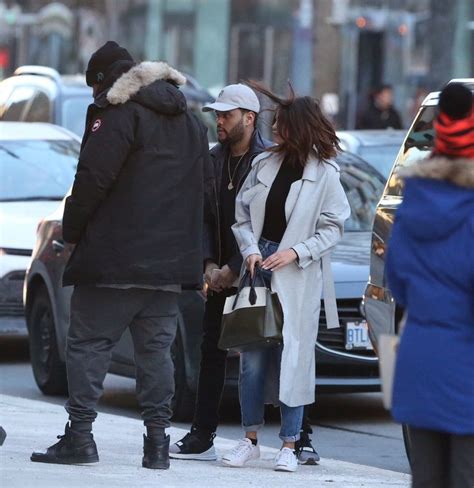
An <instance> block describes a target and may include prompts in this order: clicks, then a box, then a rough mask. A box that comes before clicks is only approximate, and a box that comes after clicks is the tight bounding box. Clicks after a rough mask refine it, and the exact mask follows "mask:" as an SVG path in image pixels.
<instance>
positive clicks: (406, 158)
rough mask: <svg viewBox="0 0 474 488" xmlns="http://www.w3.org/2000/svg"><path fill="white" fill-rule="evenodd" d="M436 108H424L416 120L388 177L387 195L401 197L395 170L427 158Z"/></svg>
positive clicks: (432, 141)
mask: <svg viewBox="0 0 474 488" xmlns="http://www.w3.org/2000/svg"><path fill="white" fill-rule="evenodd" d="M436 111H437V107H436V106H433V107H425V108H424V109H423V110H422V111H421V112H420V113H419V115H418V117H417V118H416V121H415V122H414V124H413V126H412V128H411V130H410V132H409V134H408V137H407V139H406V141H405V145H404V146H403V150H402V152H401V153H400V156H399V158H398V159H397V161H396V164H395V170H394V171H393V172H392V175H391V176H390V180H389V184H388V187H387V191H388V194H389V195H397V196H401V194H402V190H403V184H402V180H401V179H400V178H398V176H397V173H396V170H397V169H399V168H401V167H405V166H410V165H412V164H413V163H415V162H417V161H420V160H422V159H424V158H427V157H428V156H429V155H430V154H431V151H432V150H433V145H434V135H435V134H434V127H433V121H434V119H435V117H436Z"/></svg>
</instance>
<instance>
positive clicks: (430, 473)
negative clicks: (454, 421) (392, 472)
mask: <svg viewBox="0 0 474 488" xmlns="http://www.w3.org/2000/svg"><path fill="white" fill-rule="evenodd" d="M409 432H410V441H411V464H412V474H413V484H412V486H413V488H474V435H464V436H462V435H454V434H446V433H444V432H436V431H432V430H424V429H417V428H414V427H410V428H409Z"/></svg>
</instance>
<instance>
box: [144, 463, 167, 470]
mask: <svg viewBox="0 0 474 488" xmlns="http://www.w3.org/2000/svg"><path fill="white" fill-rule="evenodd" d="M142 468H147V469H170V464H169V463H167V464H147V463H143V462H142Z"/></svg>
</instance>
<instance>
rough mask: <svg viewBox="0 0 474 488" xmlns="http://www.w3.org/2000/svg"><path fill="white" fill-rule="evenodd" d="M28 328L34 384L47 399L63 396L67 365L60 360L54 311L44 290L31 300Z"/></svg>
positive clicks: (40, 290) (65, 390) (65, 389)
mask: <svg viewBox="0 0 474 488" xmlns="http://www.w3.org/2000/svg"><path fill="white" fill-rule="evenodd" d="M29 325H30V327H29V343H30V356H31V366H32V368H33V374H34V377H35V380H36V384H37V385H38V387H39V389H40V390H41V391H42V392H43V393H44V394H46V395H66V394H67V375H66V365H65V364H64V362H63V361H62V360H61V358H60V356H59V348H58V341H57V339H56V329H55V325H54V316H53V310H52V307H51V302H50V300H49V296H48V293H47V291H46V289H45V288H44V287H41V288H40V289H39V290H38V291H37V293H36V294H35V296H34V297H33V304H32V307H31V313H30V320H29Z"/></svg>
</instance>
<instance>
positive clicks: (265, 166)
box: [222, 83, 350, 471]
mask: <svg viewBox="0 0 474 488" xmlns="http://www.w3.org/2000/svg"><path fill="white" fill-rule="evenodd" d="M251 87H252V88H254V89H255V90H258V91H260V92H261V93H263V94H265V95H267V96H268V97H269V98H270V99H271V100H272V101H273V102H274V103H276V105H277V108H276V113H275V123H274V125H273V133H274V140H275V142H276V143H277V144H278V145H277V146H275V147H274V148H272V149H270V150H268V151H267V152H264V153H262V154H261V155H259V156H258V157H257V158H255V160H254V162H253V165H252V169H251V172H250V174H249V176H248V177H247V179H246V181H245V182H244V184H243V186H242V189H241V190H240V192H239V194H238V196H237V200H236V223H235V225H234V226H233V231H234V234H235V237H236V240H237V243H238V244H239V247H240V251H241V253H242V255H243V258H244V262H245V263H246V266H247V268H248V269H250V271H251V273H252V274H253V272H254V268H255V266H256V265H259V266H261V269H262V270H263V273H264V275H265V278H266V281H267V284H268V285H270V284H271V288H272V289H273V290H274V291H276V292H277V293H278V296H279V298H280V301H281V303H282V307H283V313H284V325H283V346H282V347H275V348H273V349H268V348H267V349H260V350H256V351H251V352H245V353H242V355H241V363H240V380H239V391H240V403H241V410H242V424H243V428H244V430H245V438H244V439H242V440H241V441H240V442H239V443H238V444H237V445H236V446H235V448H234V449H232V450H231V451H230V452H229V453H227V454H226V455H224V457H223V459H222V460H223V463H224V464H227V465H230V466H243V465H244V464H245V463H246V462H247V461H250V460H252V459H256V458H258V457H259V455H260V453H259V448H258V445H257V431H258V430H259V429H260V428H261V427H262V426H263V423H264V405H265V403H273V404H275V405H279V406H280V409H281V417H282V424H281V430H280V438H281V439H282V441H283V446H282V449H281V450H280V451H279V453H278V455H277V457H276V459H275V465H274V468H275V470H277V471H296V469H297V465H298V464H297V459H296V456H295V454H294V446H295V442H296V441H297V440H298V439H299V435H300V429H301V423H302V419H303V408H304V405H307V404H311V403H313V402H314V384H315V343H316V337H317V333H318V323H319V310H320V302H321V295H322V291H323V288H324V295H325V308H326V315H327V317H328V320H329V319H331V317H332V320H333V322H336V324H332V325H334V326H337V325H338V324H337V321H338V320H337V310H336V308H335V307H336V305H335V296H334V284H333V283H332V277H331V269H330V261H329V254H330V252H331V250H332V249H333V248H334V246H335V245H336V244H337V243H338V242H339V240H340V239H341V237H342V234H343V228H344V221H345V220H346V219H347V218H348V217H349V215H350V209H349V204H348V201H347V198H346V195H345V193H344V190H343V188H342V185H341V183H340V181H339V168H338V166H337V165H336V164H335V163H334V162H333V160H332V159H333V158H334V156H335V155H336V151H337V150H338V149H339V146H338V142H339V140H338V138H337V136H336V134H335V132H334V129H333V127H332V126H331V124H330V123H329V122H328V120H327V119H326V118H325V117H324V115H323V114H322V112H321V109H320V107H319V104H318V103H317V101H316V100H314V99H312V98H310V97H295V96H294V93H293V90H291V96H290V98H289V99H282V98H279V97H277V96H276V95H274V94H273V93H272V92H270V91H269V90H267V89H265V88H264V87H262V86H261V85H259V84H256V83H251ZM328 325H329V326H330V325H331V324H328Z"/></svg>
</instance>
